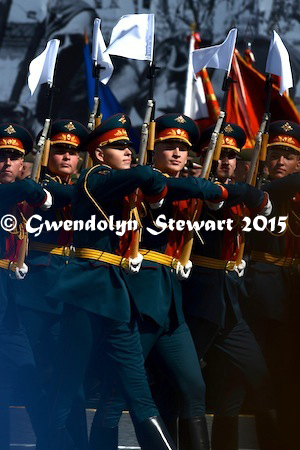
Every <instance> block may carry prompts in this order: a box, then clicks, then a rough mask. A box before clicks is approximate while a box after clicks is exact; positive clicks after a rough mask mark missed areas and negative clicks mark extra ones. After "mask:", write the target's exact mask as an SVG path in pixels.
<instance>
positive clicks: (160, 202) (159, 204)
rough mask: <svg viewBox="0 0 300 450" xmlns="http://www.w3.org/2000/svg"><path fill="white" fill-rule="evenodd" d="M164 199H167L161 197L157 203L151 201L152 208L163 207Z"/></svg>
mask: <svg viewBox="0 0 300 450" xmlns="http://www.w3.org/2000/svg"><path fill="white" fill-rule="evenodd" d="M164 201H165V199H164V198H162V199H160V200H159V201H158V202H156V203H149V205H150V208H151V209H158V208H161V207H162V205H163V203H164Z"/></svg>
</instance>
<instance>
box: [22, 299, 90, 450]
mask: <svg viewBox="0 0 300 450" xmlns="http://www.w3.org/2000/svg"><path fill="white" fill-rule="evenodd" d="M18 309H19V316H20V320H21V322H22V325H23V326H24V327H25V330H26V333H27V336H28V339H29V342H30V345H31V348H32V350H33V353H34V357H35V360H36V365H37V369H38V373H39V376H40V380H41V383H42V385H43V387H44V388H45V390H46V391H47V392H48V391H49V389H50V387H49V384H50V380H51V378H52V376H53V366H54V361H55V358H56V355H57V352H58V340H59V335H60V319H61V316H60V315H58V314H51V313H48V312H44V311H38V310H35V309H32V308H26V307H23V306H19V307H18ZM67 428H68V431H69V433H70V435H71V436H72V439H73V441H74V443H76V445H77V447H78V449H79V450H85V449H87V447H88V433H87V424H86V414H85V398H84V393H83V389H80V390H79V391H78V394H77V395H76V398H75V399H74V402H73V406H72V410H71V412H70V415H69V419H68V422H67Z"/></svg>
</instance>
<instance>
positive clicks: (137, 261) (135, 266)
mask: <svg viewBox="0 0 300 450" xmlns="http://www.w3.org/2000/svg"><path fill="white" fill-rule="evenodd" d="M143 259H144V257H143V255H141V253H138V255H137V257H136V258H128V267H127V268H126V269H125V271H126V272H127V273H138V272H139V271H140V269H141V266H142V262H143Z"/></svg>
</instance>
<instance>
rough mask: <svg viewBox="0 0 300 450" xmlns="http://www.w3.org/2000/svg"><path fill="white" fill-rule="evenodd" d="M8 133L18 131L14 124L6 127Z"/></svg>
mask: <svg viewBox="0 0 300 450" xmlns="http://www.w3.org/2000/svg"><path fill="white" fill-rule="evenodd" d="M4 131H6V132H7V133H8V134H13V133H16V130H15V129H14V127H13V126H12V125H9V127H7V128H5V130H4Z"/></svg>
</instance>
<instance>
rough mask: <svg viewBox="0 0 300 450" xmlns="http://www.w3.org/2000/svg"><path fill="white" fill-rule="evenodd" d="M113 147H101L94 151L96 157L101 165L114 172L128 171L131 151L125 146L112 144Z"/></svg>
mask: <svg viewBox="0 0 300 450" xmlns="http://www.w3.org/2000/svg"><path fill="white" fill-rule="evenodd" d="M113 145H114V146H113V147H109V146H107V147H103V148H98V149H97V150H96V153H95V154H96V157H97V159H98V160H99V161H100V163H102V164H106V165H107V166H110V167H111V168H112V169H115V170H124V169H130V167H131V161H132V150H131V148H130V147H128V146H127V145H126V144H118V143H116V144H113Z"/></svg>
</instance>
